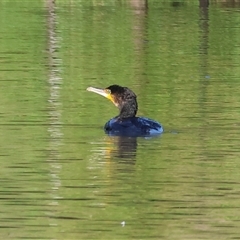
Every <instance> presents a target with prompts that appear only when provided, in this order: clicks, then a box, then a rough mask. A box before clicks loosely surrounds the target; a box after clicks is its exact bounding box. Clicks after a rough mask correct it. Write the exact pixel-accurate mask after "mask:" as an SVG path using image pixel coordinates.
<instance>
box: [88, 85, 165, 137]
mask: <svg viewBox="0 0 240 240" xmlns="http://www.w3.org/2000/svg"><path fill="white" fill-rule="evenodd" d="M87 90H88V91H91V92H95V93H98V94H100V95H102V96H104V97H106V98H108V99H109V100H111V101H112V102H113V103H114V105H115V106H117V107H118V108H119V115H118V116H116V117H114V118H112V119H110V120H109V121H108V122H107V123H106V124H105V127H104V129H105V132H106V133H107V134H109V135H118V136H149V135H158V134H160V133H162V132H163V128H162V126H161V124H160V123H158V122H156V121H154V120H152V119H149V118H145V117H136V113H137V110H138V104H137V96H136V95H135V93H134V92H133V91H131V90H130V89H129V88H127V87H121V86H118V85H112V86H109V87H107V88H105V89H100V88H93V87H89V88H87Z"/></svg>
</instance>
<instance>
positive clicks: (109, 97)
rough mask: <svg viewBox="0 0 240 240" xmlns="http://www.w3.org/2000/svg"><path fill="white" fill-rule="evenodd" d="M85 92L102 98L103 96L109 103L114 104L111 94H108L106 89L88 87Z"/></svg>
mask: <svg viewBox="0 0 240 240" xmlns="http://www.w3.org/2000/svg"><path fill="white" fill-rule="evenodd" d="M87 91H89V92H94V93H97V94H99V95H102V96H104V97H105V98H107V99H109V100H110V101H111V102H113V103H114V104H115V101H114V98H113V96H112V95H111V93H109V92H108V90H107V89H102V88H95V87H88V88H87Z"/></svg>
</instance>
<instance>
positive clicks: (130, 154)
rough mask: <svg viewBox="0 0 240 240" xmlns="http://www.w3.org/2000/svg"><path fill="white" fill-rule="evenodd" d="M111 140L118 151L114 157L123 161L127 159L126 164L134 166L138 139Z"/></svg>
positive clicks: (114, 153)
mask: <svg viewBox="0 0 240 240" xmlns="http://www.w3.org/2000/svg"><path fill="white" fill-rule="evenodd" d="M110 139H111V141H112V142H113V143H114V145H115V146H116V149H115V150H114V151H113V152H112V155H113V156H114V157H117V158H120V159H122V161H124V159H126V161H125V162H126V163H131V164H134V163H135V158H136V152H137V138H136V137H122V136H115V137H110ZM127 159H131V161H127Z"/></svg>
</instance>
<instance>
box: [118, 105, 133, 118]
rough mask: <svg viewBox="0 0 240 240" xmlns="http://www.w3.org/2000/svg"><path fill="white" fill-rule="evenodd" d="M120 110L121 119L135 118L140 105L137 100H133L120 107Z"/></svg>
mask: <svg viewBox="0 0 240 240" xmlns="http://www.w3.org/2000/svg"><path fill="white" fill-rule="evenodd" d="M119 110H120V113H119V115H118V117H119V118H121V119H123V118H129V117H135V116H136V114H137V110H138V104H137V102H136V101H135V100H132V101H129V102H127V103H125V104H124V105H122V106H120V107H119Z"/></svg>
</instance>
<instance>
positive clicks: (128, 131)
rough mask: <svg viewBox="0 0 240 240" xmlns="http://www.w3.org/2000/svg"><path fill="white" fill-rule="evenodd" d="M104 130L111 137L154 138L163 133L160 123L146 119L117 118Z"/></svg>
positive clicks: (106, 125)
mask: <svg viewBox="0 0 240 240" xmlns="http://www.w3.org/2000/svg"><path fill="white" fill-rule="evenodd" d="M104 130H105V132H106V133H107V134H109V135H123V136H148V135H151V136H152V135H158V134H160V133H162V132H163V128H162V126H161V125H160V124H159V123H158V122H156V121H154V120H152V119H149V118H145V117H129V118H124V119H119V118H118V117H115V118H112V119H110V120H109V121H108V122H107V123H106V124H105V126H104Z"/></svg>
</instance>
